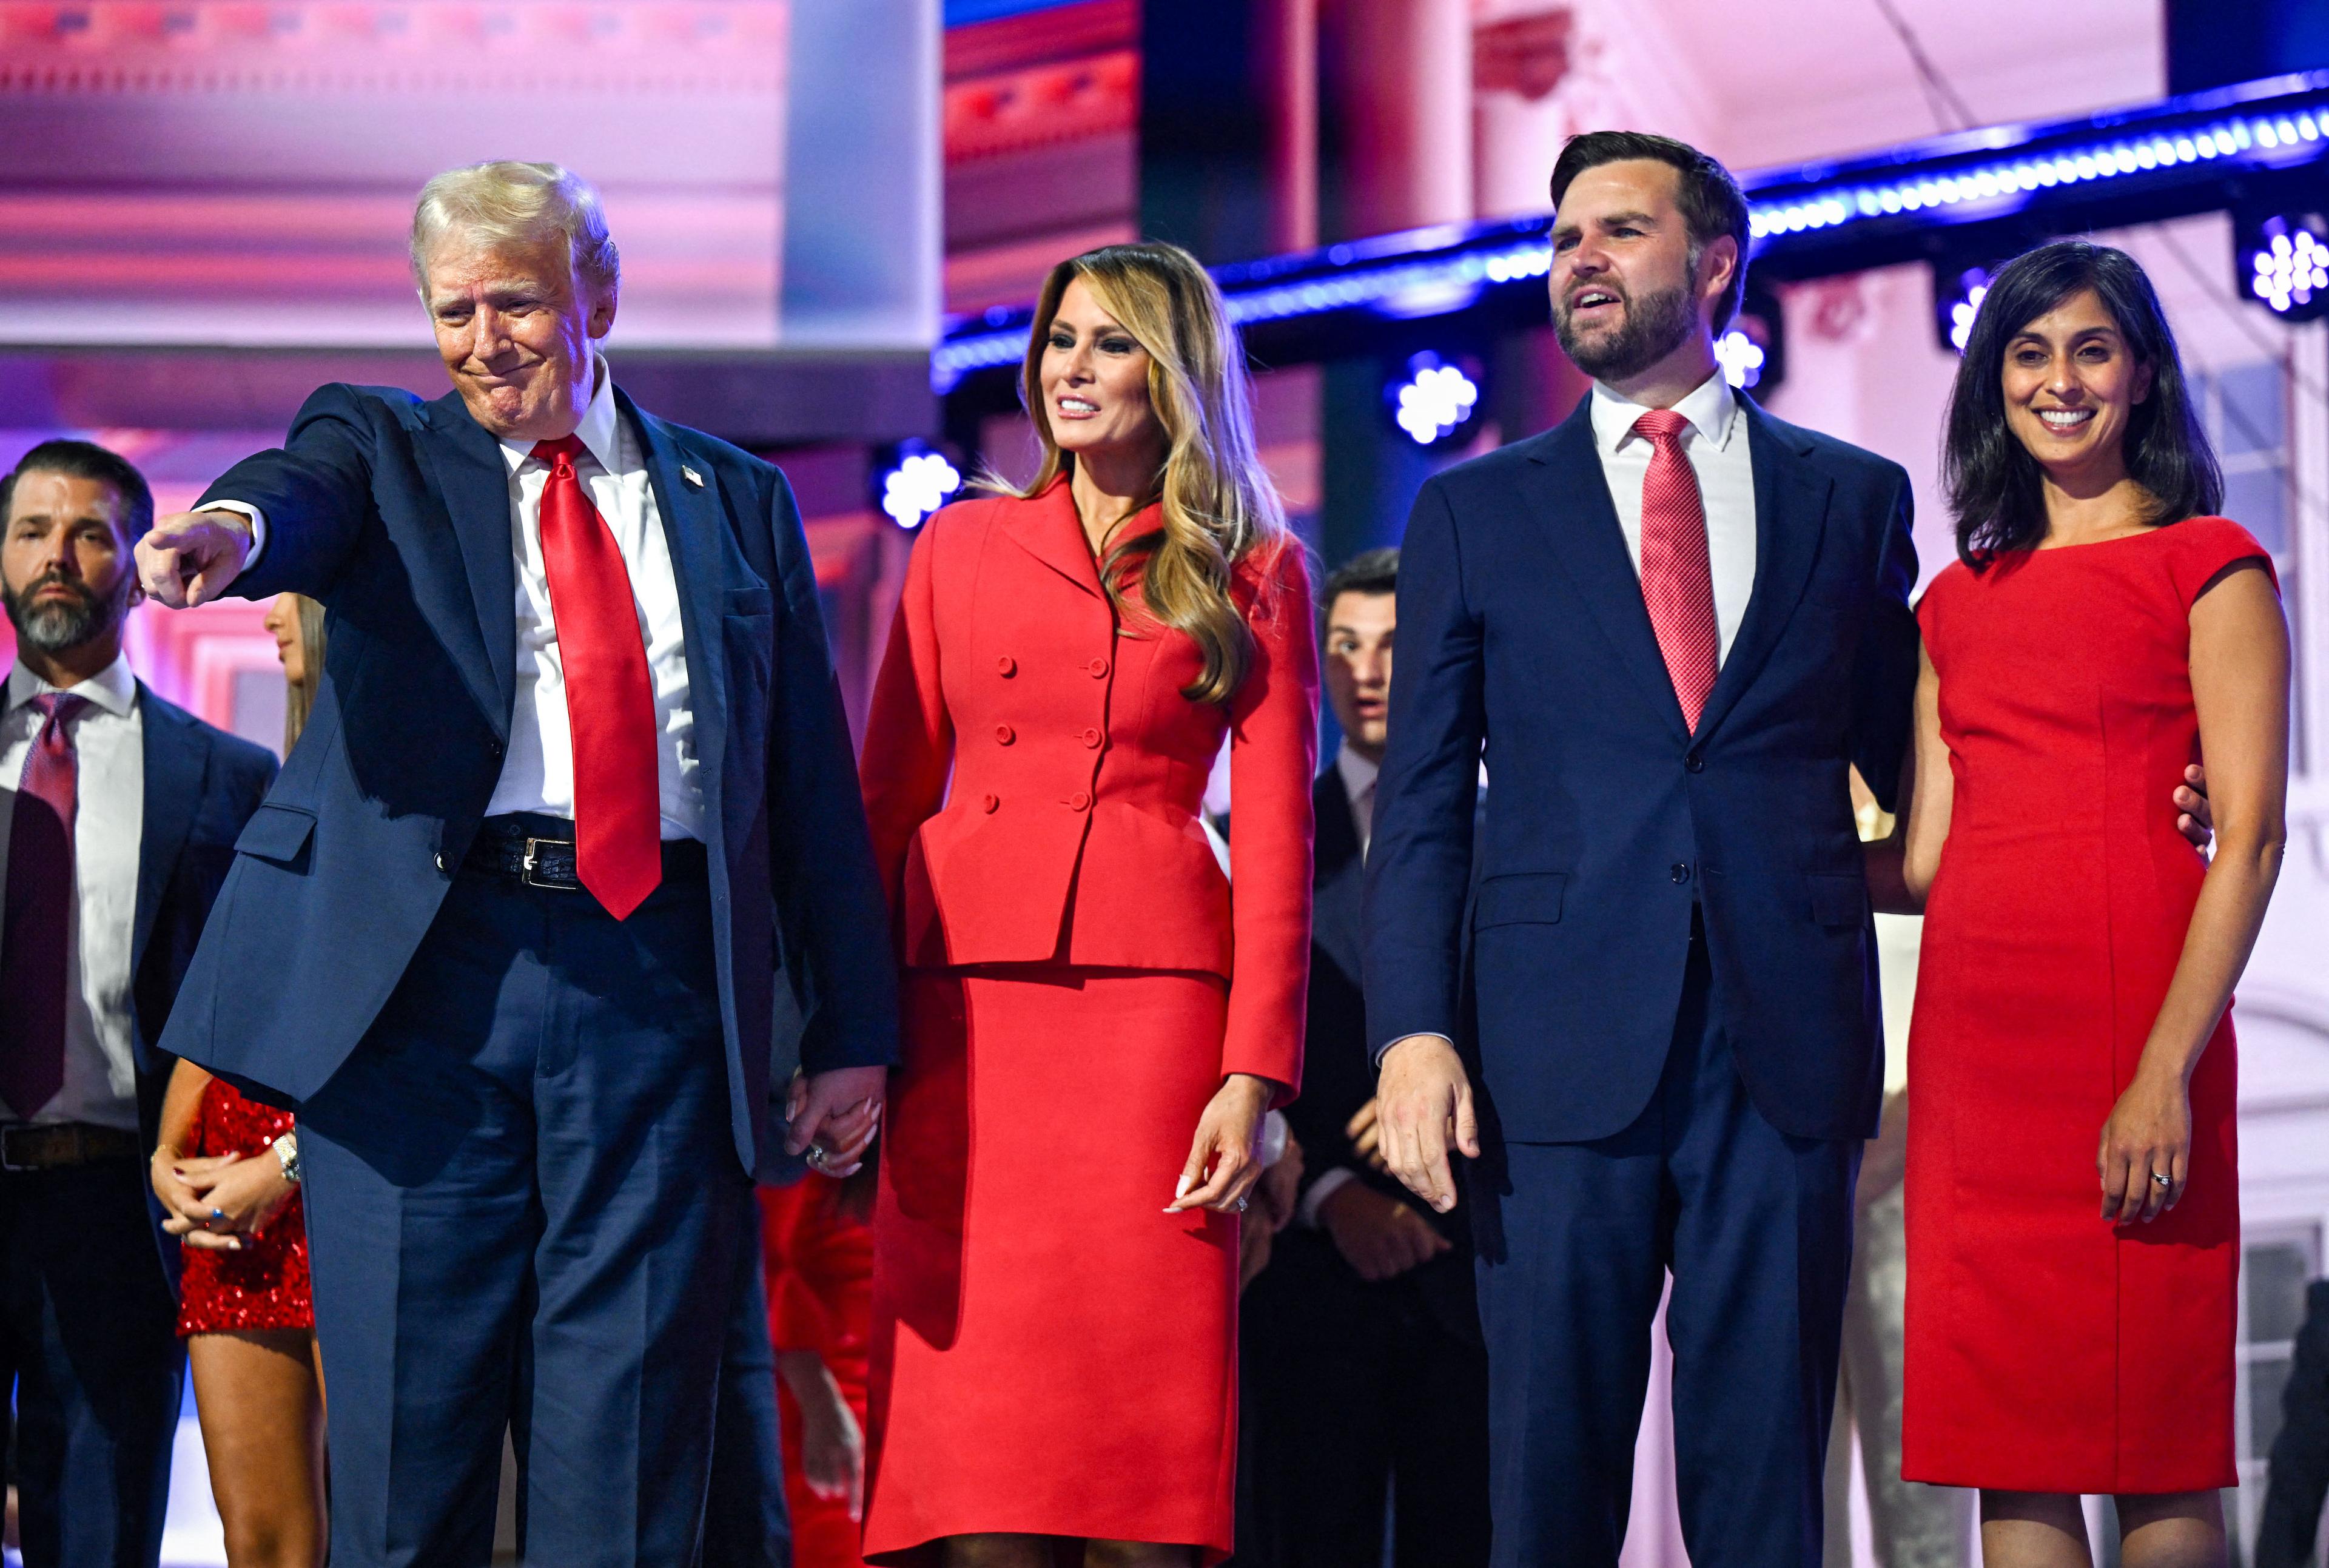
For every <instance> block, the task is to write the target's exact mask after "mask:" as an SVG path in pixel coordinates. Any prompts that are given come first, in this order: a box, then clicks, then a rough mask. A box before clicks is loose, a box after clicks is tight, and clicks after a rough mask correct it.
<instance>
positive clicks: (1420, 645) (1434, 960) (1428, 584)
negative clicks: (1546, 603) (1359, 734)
mask: <svg viewBox="0 0 2329 1568" xmlns="http://www.w3.org/2000/svg"><path fill="white" fill-rule="evenodd" d="M1486 735H1487V715H1486V706H1485V665H1484V662H1483V658H1482V640H1481V624H1480V619H1479V618H1478V616H1477V615H1476V613H1475V612H1474V610H1473V609H1472V608H1471V606H1470V605H1469V604H1468V603H1467V602H1466V595H1465V591H1464V571H1463V561H1462V557H1461V553H1460V550H1459V547H1458V544H1457V534H1456V518H1455V515H1454V512H1453V511H1452V510H1451V508H1450V506H1449V505H1448V500H1447V492H1446V490H1445V488H1444V487H1443V486H1442V485H1441V484H1440V483H1439V482H1438V481H1436V480H1435V481H1433V482H1430V483H1428V484H1426V485H1425V486H1424V487H1423V490H1422V493H1421V494H1419V495H1418V496H1416V498H1415V507H1414V510H1413V511H1412V512H1411V513H1410V515H1409V516H1408V523H1407V537H1406V542H1405V543H1404V544H1403V545H1402V546H1401V548H1400V566H1399V677H1398V679H1396V680H1394V681H1392V682H1391V739H1390V744H1389V746H1388V748H1387V750H1386V751H1385V753H1384V756H1383V765H1382V772H1381V775H1380V776H1379V777H1378V778H1377V779H1376V782H1375V814H1374V836H1373V841H1372V845H1370V847H1369V849H1368V852H1367V899H1366V993H1367V1042H1368V1046H1369V1049H1370V1051H1371V1052H1372V1053H1375V1054H1378V1055H1379V1054H1381V1051H1382V1049H1383V1048H1384V1047H1385V1046H1387V1045H1389V1044H1391V1043H1392V1042H1394V1041H1396V1040H1400V1039H1402V1038H1404V1037H1405V1036H1407V1035H1410V1034H1445V1035H1447V1036H1448V1037H1449V1038H1450V1039H1453V1038H1454V1037H1455V1035H1456V1031H1457V1002H1458V997H1457V989H1458V967H1459V963H1460V959H1461V954H1462V939H1463V924H1464V904H1465V895H1466V891H1467V889H1468V888H1469V886H1470V883H1471V877H1472V838H1473V808H1474V805H1475V802H1476V799H1477V798H1478V793H1479V780H1480V748H1481V745H1482V743H1483V741H1485V739H1486Z"/></svg>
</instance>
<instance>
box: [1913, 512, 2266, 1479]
mask: <svg viewBox="0 0 2329 1568" xmlns="http://www.w3.org/2000/svg"><path fill="white" fill-rule="evenodd" d="M2264 557H2265V551H2264V549H2263V547H2262V546H2261V545H2259V544H2258V543H2257V542H2256V541H2255V540H2254V539H2253V538H2251V537H2249V534H2248V533H2247V532H2246V531H2245V530H2243V529H2242V528H2240V527H2239V524H2234V523H2230V522H2227V521H2225V520H2224V519H2223V518H2221V517H2196V518H2193V519H2192V520H2190V521H2188V522H2184V523H2178V524H2173V525H2172V526H2168V527H2164V528H2158V529H2155V530H2153V531H2151V532H2149V533H2145V534H2134V535H2130V536H2127V537H2125V538H2120V539H2112V540H2106V541H2104V542H2102V543H2096V544H2087V545H2073V546H2070V547H2069V548H2066V549H2060V550H2047V551H2038V552H2032V553H2021V554H2016V555H2013V556H2009V557H2006V558H2004V559H2003V560H2001V561H1999V562H1997V563H1996V564H1994V565H1993V566H1992V567H1990V568H1989V570H1987V571H1985V572H1982V573H1980V574H1979V575H1976V574H1975V573H1974V572H1972V571H1968V570H1967V569H1966V567H1965V566H1964V565H1963V564H1962V563H1959V564H1956V565H1952V566H1950V567H1949V568H1948V569H1947V571H1943V572H1942V573H1941V574H1940V576H1939V577H1938V579H1936V580H1935V581H1934V583H1933V586H1932V589H1931V590H1930V591H1928V593H1927V594H1926V595H1925V599H1924V601H1923V603H1922V604H1921V605H1920V606H1919V609H1918V616H1919V620H1920V621H1921V622H1922V623H1923V627H1924V633H1925V647H1926V650H1927V652H1928V655H1929V656H1930V657H1931V659H1932V662H1933V667H1934V669H1935V670H1937V671H1938V673H1939V675H1940V719H1941V735H1942V739H1943V740H1945V741H1947V744H1948V748H1949V770H1950V773H1951V776H1952V778H1953V779H1954V780H1955V786H1954V788H1955V793H1954V797H1953V804H1952V807H1951V811H1950V817H1949V833H1948V840H1947V844H1946V845H1944V846H1943V848H1942V851H1941V863H1940V869H1939V872H1938V875H1937V876H1936V878H1935V880H1934V883H1933V890H1932V896H1931V899H1930V901H1929V902H1928V907H1927V910H1926V915H1925V934H1924V949H1923V954H1922V958H1921V959H1920V961H1919V973H1918V979H1917V1004H1916V1012H1915V1015H1914V1020H1913V1023H1912V1025H1911V1032H1910V1043H1909V1177H1908V1213H1909V1299H1908V1348H1907V1365H1906V1369H1905V1388H1904V1400H1905V1403H1904V1408H1903V1412H1902V1434H1901V1470H1902V1473H1903V1474H1904V1475H1905V1476H1906V1477H1907V1478H1909V1480H1912V1481H1937V1482H1942V1483H1946V1484H1948V1485H1952V1486H1963V1487H1988V1488H1999V1489H2004V1490H2013V1491H2037V1492H2086V1493H2102V1492H2113V1493H2160V1492H2186V1491H2198V1490H2201V1489H2203V1488H2211V1487H2229V1486H2231V1485H2234V1484H2235V1478H2234V1475H2233V1469H2232V1377H2233V1367H2232V1355H2233V1352H2232V1331H2233V1324H2234V1318H2235V1301H2234V1294H2233V1290H2234V1282H2235V1280H2237V1278H2238V1276H2239V1168H2238V1165H2237V1161H2236V1149H2235V1144H2234V1138H2233V1089H2234V1077H2235V1071H2236V1069H2235V1064H2234V1060H2233V1044H2232V1025H2231V1019H2230V1016H2229V1015H2228V1016H2227V1017H2226V1018H2225V1019H2224V1021H2223V1022H2222V1023H2221V1025H2218V1026H2217V1029H2216V1033H2215V1035H2214V1037H2213V1038H2212V1039H2211V1041H2210V1043H2209V1044H2208V1048H2207V1051H2206V1053H2205V1054H2203V1055H2202V1057H2201V1059H2200V1065H2199V1068H2198V1070H2197V1071H2196V1072H2194V1073H2193V1074H2192V1088H2191V1095H2192V1157H2191V1166H2190V1183H2189V1185H2188V1186H2187V1187H2186V1188H2185V1191H2184V1195H2183V1202H2182V1203H2181V1204H2178V1205H2177V1206H2176V1208H2175V1209H2174V1210H2173V1212H2172V1213H2170V1214H2164V1215H2163V1216H2161V1217H2160V1218H2159V1219H2157V1220H2155V1221H2154V1222H2152V1223H2150V1224H2148V1225H2145V1224H2133V1225H2114V1224H2111V1223H2107V1222H2105V1221H2104V1220H2103V1219H2101V1218H2100V1217H2099V1214H2098V1209H2099V1206H2100V1202H2101V1189H2100V1187H2099V1185H2098V1181H2097V1177H2096V1174H2095V1147H2096V1144H2097V1142H2098V1139H2099V1138H2100V1137H2101V1135H2102V1127H2103V1123H2104V1121H2105V1120H2107V1119H2108V1118H2109V1116H2110V1112H2111V1108H2112V1106H2113V1105H2115V1104H2116V1103H2117V1100H2118V1096H2119V1094H2120V1093H2121V1092H2122V1091H2124V1090H2125V1089H2126V1086H2127V1083H2128V1082H2129V1081H2130V1080H2131V1079H2132V1078H2133V1076H2134V1073H2135V1067H2136V1061H2137V1059H2138V1058H2139V1057H2140V1056H2141V1055H2142V1053H2143V1047H2144V1043H2145V1040H2146V1039H2147V1038H2148V1037H2149V1034H2150V1032H2151V1026H2152V1024H2153V1022H2154V1020H2155V1019H2156V1018H2157V1016H2158V1014H2159V1006H2160V1003H2161V1002H2162V1001H2163V1000H2164V998H2165V997H2166V994H2167V987H2168V982H2169V981H2170V980H2171V979H2172V978H2173V976H2174V973H2175V965H2176V960H2177V959H2178V957H2179V956H2180V955H2181V954H2182V952H2183V938H2184V934H2185V931H2186V930H2187V928H2188V927H2189V926H2190V924H2191V920H2192V905H2193V903H2194V902H2196V901H2197V900H2198V898H2199V895H2200V882H2201V878H2202V875H2203V874H2205V871H2206V864H2205V863H2204V862H2203V861H2202V859H2201V857H2200V856H2199V855H2197V854H2195V853H2194V852H2193V851H2192V846H2191V845H2189V844H2187V843H2185V842H2184V840H2183V837H2182V836H2181V835H2179V834H2178V833H2177V832H2176V831H2175V808H2174V806H2173V803H2172V801H2171V798H2170V797H2171V794H2172V792H2173V790H2174V789H2175V787H2176V786H2177V785H2178V784H2179V783H2181V782H2182V780H2183V769H2184V767H2185V766H2186V765H2187V764H2189V763H2191V762H2193V761H2196V760H2198V759H2199V756H2200V731H2199V723H2198V721H2197V719H2196V718H2195V717H2194V715H2193V712H2192V683H2191V673H2190V663H2189V656H2190V644H2191V629H2190V612H2191V608H2192V600H2194V599H2196V598H2197V597H2198V596H2199V593H2200V590H2202V588H2203V587H2204V586H2206V585H2207V583H2208V582H2209V581H2211V579H2213V578H2214V577H2215V576H2216V575H2217V573H2219V572H2220V571H2222V570H2223V568H2224V567H2225V566H2227V565H2229V564H2230V563H2232V562H2238V561H2242V560H2248V559H2262V558H2264Z"/></svg>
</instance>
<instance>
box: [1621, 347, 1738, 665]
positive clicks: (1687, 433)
mask: <svg viewBox="0 0 2329 1568" xmlns="http://www.w3.org/2000/svg"><path fill="white" fill-rule="evenodd" d="M1648 412H1649V410H1648V409H1646V408H1645V407H1643V406H1642V405H1641V404H1639V403H1634V402H1628V401H1626V400H1625V399H1624V398H1622V397H1619V396H1618V395H1617V393H1616V392H1611V391H1610V390H1609V389H1608V387H1606V386H1603V385H1602V384H1601V383H1599V382H1598V381H1597V382H1595V383H1593V413H1592V420H1593V445H1594V446H1595V448H1596V449H1598V450H1599V452H1600V454H1601V473H1602V476H1603V477H1605V478H1607V479H1608V481H1609V499H1610V500H1612V501H1613V502H1615V503H1617V526H1618V527H1619V528H1620V529H1621V530H1623V531H1624V533H1625V535H1626V553H1627V555H1629V556H1631V557H1632V558H1633V562H1634V575H1635V576H1636V577H1638V576H1640V575H1641V572H1642V481H1643V480H1645V479H1646V478H1648V477H1649V474H1650V454H1651V452H1652V450H1653V446H1652V443H1651V441H1650V439H1649V438H1648V437H1646V436H1643V435H1638V434H1636V432H1635V430H1634V421H1635V420H1638V419H1640V418H1641V417H1642V416H1643V415H1644V414H1645V413H1648ZM1674 412H1676V413H1678V414H1680V415H1681V416H1682V417H1683V419H1685V420H1689V421H1690V423H1689V425H1688V426H1687V427H1686V428H1685V429H1684V430H1683V433H1682V449H1683V456H1684V457H1687V458H1689V459H1690V467H1691V471H1692V472H1693V473H1694V474H1696V475H1697V476H1698V495H1699V499H1700V501H1701V502H1702V504H1703V505H1704V506H1705V508H1706V554H1707V561H1708V563H1709V564H1710V565H1711V567H1712V569H1713V571H1714V628H1715V632H1716V636H1717V639H1718V643H1717V647H1716V651H1715V663H1716V664H1717V666H1720V665H1721V661H1722V660H1724V659H1726V658H1728V657H1730V643H1731V639H1732V638H1736V637H1737V636H1738V635H1739V623H1740V621H1741V620H1743V619H1746V615H1747V600H1748V597H1749V595H1750V594H1752V593H1753V592H1754V591H1755V465H1754V459H1753V458H1752V457H1751V456H1750V455H1749V451H1748V447H1749V441H1748V439H1747V417H1746V415H1745V414H1743V413H1741V412H1740V408H1739V400H1738V399H1737V398H1736V397H1734V396H1732V395H1731V392H1730V383H1729V382H1727V381H1725V380H1723V379H1722V373H1721V371H1717V372H1715V373H1713V374H1712V375H1711V376H1709V377H1707V378H1706V379H1705V380H1704V381H1702V382H1701V383H1699V385H1698V389H1697V390H1696V391H1695V392H1692V393H1691V394H1690V395H1689V396H1688V397H1686V398H1684V399H1683V400H1682V401H1680V402H1678V403H1676V404H1674Z"/></svg>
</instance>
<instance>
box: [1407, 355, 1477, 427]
mask: <svg viewBox="0 0 2329 1568" xmlns="http://www.w3.org/2000/svg"><path fill="white" fill-rule="evenodd" d="M1383 395H1384V400H1385V401H1387V402H1388V403H1389V404H1390V405H1391V420H1392V422H1393V423H1395V424H1397V425H1398V426H1399V428H1400V430H1404V431H1406V432H1407V437H1408V439H1410V440H1411V441H1413V442H1414V443H1415V444H1416V445H1417V446H1419V447H1429V446H1436V445H1438V443H1439V442H1441V441H1444V440H1446V439H1448V438H1449V437H1450V436H1453V435H1454V434H1455V433H1456V432H1457V431H1458V430H1462V429H1464V427H1465V426H1466V425H1468V424H1470V423H1471V422H1472V416H1473V413H1474V412H1475V411H1476V410H1477V409H1478V408H1479V405H1480V385H1479V383H1478V382H1477V381H1476V380H1474V379H1473V377H1472V376H1470V375H1467V374H1466V373H1465V372H1464V370H1463V368H1462V367H1461V366H1459V365H1455V364H1448V363H1447V362H1446V361H1444V360H1442V359H1441V358H1440V357H1439V356H1438V354H1417V355H1416V356H1415V357H1414V358H1412V359H1410V360H1409V361H1408V362H1407V368H1406V372H1405V373H1404V374H1403V375H1401V376H1400V377H1399V378H1397V379H1395V380H1393V381H1392V382H1391V384H1390V385H1389V386H1387V387H1385V388H1384V389H1383Z"/></svg>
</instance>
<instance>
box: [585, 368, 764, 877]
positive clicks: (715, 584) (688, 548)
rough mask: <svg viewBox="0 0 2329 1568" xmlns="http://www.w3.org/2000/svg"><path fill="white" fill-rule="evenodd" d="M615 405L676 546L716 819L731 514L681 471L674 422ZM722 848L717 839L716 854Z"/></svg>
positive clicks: (698, 733) (623, 400) (701, 748)
mask: <svg viewBox="0 0 2329 1568" xmlns="http://www.w3.org/2000/svg"><path fill="white" fill-rule="evenodd" d="M615 406H616V409H617V411H618V412H619V414H620V415H621V417H622V418H624V419H627V420H629V421H630V424H631V429H632V430H633V431H634V432H636V435H637V436H638V439H639V446H640V449H641V450H642V452H643V453H644V455H645V456H646V466H647V483H648V485H649V486H650V487H651V488H652V489H653V490H654V491H655V511H656V513H657V514H658V515H660V516H661V517H662V519H663V533H664V538H665V542H666V543H668V544H669V545H670V547H671V570H672V577H673V579H674V582H675V584H676V586H677V589H678V591H679V617H680V625H681V628H682V629H683V630H684V632H685V634H686V638H687V647H686V660H687V689H688V706H689V707H690V708H691V709H692V710H693V713H694V722H695V751H696V757H697V759H698V760H699V761H700V762H701V764H702V769H703V798H704V800H705V801H706V802H707V804H710V805H711V806H712V809H711V810H710V811H709V812H708V813H707V814H706V815H707V817H708V819H709V820H710V821H712V822H718V821H720V820H721V815H720V810H719V808H718V805H717V802H718V801H719V799H720V795H719V785H720V778H721V761H722V760H723V759H724V757H725V756H726V752H727V743H728V666H727V662H726V660H725V659H724V658H722V657H721V649H722V647H724V644H723V642H722V640H721V603H720V592H721V588H722V586H723V585H724V584H725V582H726V581H727V577H726V574H725V573H724V572H723V571H721V550H720V545H721V540H722V539H723V538H724V537H725V536H726V529H727V520H726V517H725V515H723V513H722V512H721V503H720V495H719V491H718V489H717V488H716V485H717V480H716V479H715V480H714V482H713V485H712V486H705V485H703V484H702V483H697V484H692V485H691V484H689V483H687V482H686V481H685V480H684V478H683V477H682V476H681V473H680V468H681V467H682V464H681V458H680V451H679V445H678V442H677V441H676V440H674V438H673V436H672V432H671V429H670V427H669V426H667V425H665V423H664V422H663V421H662V420H658V419H656V418H655V417H654V416H653V415H651V414H646V413H643V412H641V411H640V410H639V406H638V405H637V404H636V403H635V402H633V401H631V400H630V397H629V396H628V394H627V393H626V392H624V391H623V390H622V388H620V387H617V388H616V389H615ZM706 467H707V468H709V465H708V464H707V465H706ZM778 613H779V614H781V613H782V608H781V606H779V608H778ZM719 847H720V846H719V844H718V843H716V842H715V843H714V844H713V845H712V849H713V852H714V853H715V854H716V853H718V850H719Z"/></svg>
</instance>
